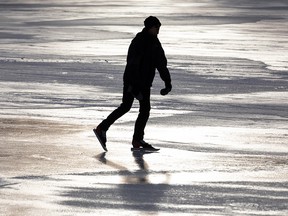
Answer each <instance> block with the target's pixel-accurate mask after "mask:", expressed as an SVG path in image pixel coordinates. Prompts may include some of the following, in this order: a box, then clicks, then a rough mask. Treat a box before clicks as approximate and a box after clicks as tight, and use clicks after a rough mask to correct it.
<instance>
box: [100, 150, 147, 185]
mask: <svg viewBox="0 0 288 216" xmlns="http://www.w3.org/2000/svg"><path fill="white" fill-rule="evenodd" d="M149 153H151V152H141V151H136V152H132V155H133V157H134V161H135V162H136V164H137V166H138V167H139V168H140V169H139V170H136V171H135V172H131V171H130V170H128V168H127V167H125V166H122V165H120V164H117V163H115V162H112V161H110V160H108V159H106V152H103V153H101V154H99V155H96V156H95V158H96V159H97V160H98V161H100V162H101V163H103V164H105V165H107V166H110V167H112V168H114V169H117V170H121V172H122V173H123V171H124V173H126V174H127V175H125V176H124V177H123V181H124V182H125V183H134V184H135V183H136V184H137V183H149V181H148V174H149V171H148V164H147V163H146V162H145V161H144V158H143V156H144V154H149Z"/></svg>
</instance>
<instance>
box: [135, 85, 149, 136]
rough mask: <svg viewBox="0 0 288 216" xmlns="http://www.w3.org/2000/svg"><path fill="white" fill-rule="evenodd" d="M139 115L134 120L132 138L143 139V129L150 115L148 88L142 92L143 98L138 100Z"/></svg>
mask: <svg viewBox="0 0 288 216" xmlns="http://www.w3.org/2000/svg"><path fill="white" fill-rule="evenodd" d="M139 103H140V109H139V115H138V118H137V120H136V122H135V128H134V135H133V140H137V141H139V140H143V138H144V130H145V127H146V123H147V121H148V119H149V115H150V109H151V106H150V88H149V89H147V90H146V91H144V92H143V100H140V101H139Z"/></svg>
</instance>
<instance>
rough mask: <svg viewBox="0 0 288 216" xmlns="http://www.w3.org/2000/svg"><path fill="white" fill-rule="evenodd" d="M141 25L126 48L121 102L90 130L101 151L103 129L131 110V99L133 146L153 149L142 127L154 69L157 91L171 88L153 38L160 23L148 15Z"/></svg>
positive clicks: (164, 64) (159, 48)
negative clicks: (136, 106) (160, 85)
mask: <svg viewBox="0 0 288 216" xmlns="http://www.w3.org/2000/svg"><path fill="white" fill-rule="evenodd" d="M144 26H145V27H144V28H143V30H142V31H141V32H139V33H138V34H137V35H136V37H135V38H134V39H133V40H132V42H131V44H130V46H129V49H128V55H127V64H126V67H125V71H124V76H123V81H124V86H123V97H122V103H121V105H120V106H119V107H118V108H117V109H115V110H114V111H113V112H112V113H111V114H110V115H109V116H108V117H107V118H106V119H105V120H103V121H102V122H101V123H100V124H99V125H98V126H97V127H96V128H95V129H93V131H94V133H95V135H96V137H97V138H98V140H99V142H100V143H101V145H102V147H103V149H104V150H105V151H107V148H106V141H107V139H106V131H107V130H108V129H109V127H110V126H111V125H112V124H113V123H114V122H115V121H116V120H117V119H119V118H120V117H121V116H123V115H124V114H125V113H127V112H128V111H129V110H130V109H131V107H132V104H133V101H134V98H136V99H137V100H138V101H139V104H140V109H139V115H138V117H137V119H136V122H135V127H134V135H133V139H132V145H133V148H148V149H151V150H152V149H155V148H154V147H153V146H152V145H150V144H148V143H146V142H145V141H144V129H145V126H146V123H147V121H148V119H149V114H150V109H151V106H150V89H151V86H152V83H153V80H154V76H155V71H156V69H157V70H158V72H159V74H160V77H161V79H162V80H163V81H164V83H165V88H163V89H161V91H160V93H161V95H167V94H168V93H169V92H170V91H171V89H172V85H171V77H170V73H169V70H168V68H167V59H166V56H165V53H164V50H163V48H162V45H161V43H160V41H159V39H158V37H157V35H158V33H159V29H160V26H161V23H160V21H159V19H158V18H157V17H154V16H149V17H148V18H146V19H145V21H144Z"/></svg>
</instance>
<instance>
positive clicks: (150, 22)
mask: <svg viewBox="0 0 288 216" xmlns="http://www.w3.org/2000/svg"><path fill="white" fill-rule="evenodd" d="M144 26H145V28H146V29H150V28H152V27H154V26H157V27H160V26H161V23H160V21H159V19H158V18H157V17H154V16H149V17H147V18H146V19H145V21H144Z"/></svg>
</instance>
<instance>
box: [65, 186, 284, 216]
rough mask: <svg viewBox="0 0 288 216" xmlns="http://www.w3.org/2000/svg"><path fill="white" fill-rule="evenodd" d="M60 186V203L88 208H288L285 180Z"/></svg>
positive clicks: (199, 210)
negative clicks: (271, 181) (61, 187)
mask: <svg viewBox="0 0 288 216" xmlns="http://www.w3.org/2000/svg"><path fill="white" fill-rule="evenodd" d="M102 186H103V185H94V186H93V187H69V188H64V191H63V192H62V196H63V198H64V199H65V200H63V201H62V202H60V203H61V204H63V205H66V206H73V207H79V208H88V209H99V208H103V209H119V210H120V209H125V210H127V209H130V210H138V211H152V212H169V213H171V212H172V213H177V212H179V213H180V212H181V213H195V212H197V213H198V214H199V213H206V214H207V213H211V214H215V212H225V211H227V210H230V211H231V212H230V213H232V212H233V211H235V212H239V210H240V211H246V212H247V210H248V211H249V210H257V211H271V212H272V211H279V210H285V209H287V207H288V204H287V199H286V197H287V196H288V192H287V190H286V188H287V186H288V182H279V183H277V182H275V183H267V182H237V181H236V182H211V183H209V182H207V183H195V184H194V185H169V184H120V185H119V184H106V185H104V186H105V188H102ZM66 199H67V200H66Z"/></svg>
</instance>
